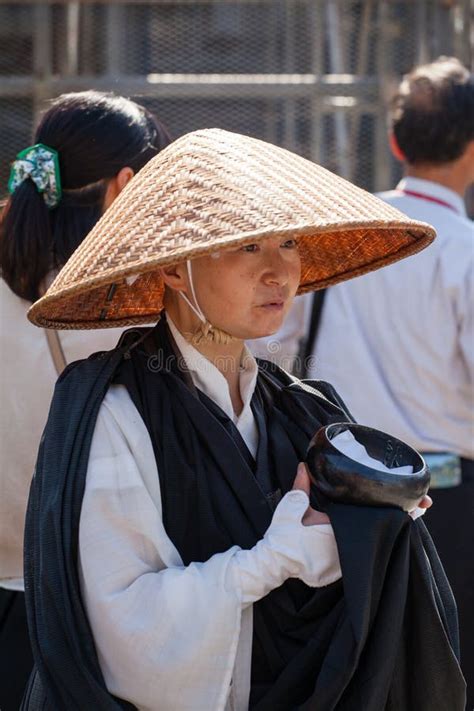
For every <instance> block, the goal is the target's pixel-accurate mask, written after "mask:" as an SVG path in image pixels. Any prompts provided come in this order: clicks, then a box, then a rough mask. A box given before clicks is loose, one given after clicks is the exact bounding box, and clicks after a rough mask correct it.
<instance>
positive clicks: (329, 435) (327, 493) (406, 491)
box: [306, 422, 430, 511]
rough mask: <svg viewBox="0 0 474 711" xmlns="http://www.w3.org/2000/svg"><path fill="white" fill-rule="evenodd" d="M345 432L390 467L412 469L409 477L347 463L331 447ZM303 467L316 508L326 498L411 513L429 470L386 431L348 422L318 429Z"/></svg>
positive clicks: (423, 490)
mask: <svg viewBox="0 0 474 711" xmlns="http://www.w3.org/2000/svg"><path fill="white" fill-rule="evenodd" d="M346 430H349V431H350V432H351V433H352V435H353V436H354V437H355V439H356V440H357V441H358V442H359V443H360V444H362V445H363V446H364V447H365V449H366V450H367V453H368V454H369V455H370V456H371V457H373V458H374V459H376V460H378V461H379V462H381V463H382V464H384V465H385V466H386V467H388V468H389V469H391V468H393V467H401V466H406V465H411V466H412V467H413V473H412V474H396V473H394V474H391V473H390V472H385V471H379V470H378V469H372V468H371V467H369V466H366V465H365V464H362V463H360V462H358V461H357V460H354V459H351V458H350V457H348V456H347V455H346V454H344V453H343V452H341V451H340V450H339V449H337V448H336V447H335V446H334V445H333V444H332V440H333V439H334V437H336V436H337V435H338V434H341V432H344V431H346ZM306 463H307V465H308V468H309V471H310V473H311V475H312V479H313V482H312V487H313V494H314V496H315V498H316V500H317V502H318V504H323V502H324V501H325V500H327V499H329V500H330V501H335V502H338V503H342V504H356V505H359V506H396V507H398V508H401V509H403V510H404V511H411V510H412V509H414V508H416V506H417V505H418V504H419V502H420V501H421V499H422V498H423V496H424V495H425V494H426V492H427V491H428V487H429V484H430V472H429V469H428V467H427V466H426V464H425V461H424V459H423V457H422V456H421V455H420V454H419V453H418V452H417V451H416V450H415V449H413V448H412V447H409V446H408V445H407V444H405V442H402V441H401V440H399V439H397V438H396V437H393V436H392V435H389V434H386V433H385V432H380V431H379V430H374V429H372V428H371V427H365V426H363V425H356V424H353V423H351V422H338V423H334V424H332V425H326V427H321V429H319V430H318V431H317V432H316V434H315V436H314V437H313V439H312V440H311V442H310V444H309V447H308V451H307V455H306ZM322 508H324V505H322Z"/></svg>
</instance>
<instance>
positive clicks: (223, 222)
mask: <svg viewBox="0 0 474 711" xmlns="http://www.w3.org/2000/svg"><path fill="white" fill-rule="evenodd" d="M276 235H278V236H282V237H285V238H293V237H294V238H297V239H298V242H299V251H300V255H301V262H302V270H301V284H300V288H299V293H304V292H307V291H311V290H314V289H319V288H322V287H325V286H329V285H330V284H335V283H336V282H339V281H342V280H344V279H350V278H351V277H355V276H357V275H359V274H364V273H366V272H370V271H372V270H374V269H378V268H379V267H382V266H385V265H386V264H390V263H392V262H395V261H397V260H398V259H402V258H403V257H407V256H408V255H410V254H414V253H415V252H418V251H419V250H421V249H423V248H424V247H426V246H427V245H428V244H429V243H430V242H431V241H432V240H433V238H434V236H435V232H434V230H433V228H432V227H430V226H429V225H426V224H424V223H422V222H416V221H414V220H411V219H409V218H408V217H407V216H406V215H404V214H402V213H401V212H398V210H395V209H394V208H393V207H391V206H389V205H387V204H385V203H384V202H382V201H381V200H379V199H378V198H376V197H374V196H373V195H370V194H369V193H367V192H365V191H364V190H361V189H360V188H357V187H355V186H354V185H352V184H351V183H349V182H347V181H346V180H343V179H342V178H339V177H338V176H336V175H334V174H333V173H330V172H329V171H328V170H325V169H324V168H321V167H320V166H318V165H315V164H314V163H312V162H310V161H308V160H305V159H304V158H301V157H300V156H297V155H294V154H293V153H290V152H289V151H286V150H284V149H282V148H277V147H276V146H273V145H271V144H269V143H265V142H263V141H260V140H257V139H254V138H249V137H247V136H241V135H239V134H236V133H229V132H227V131H222V130H219V129H207V130H202V131H195V132H193V133H189V134H187V135H185V136H183V137H182V138H180V139H179V140H177V141H175V142H174V143H172V144H171V145H170V146H168V147H167V148H166V149H165V150H163V151H162V152H161V153H159V154H158V155H157V156H155V158H153V159H152V160H151V161H150V162H149V163H148V164H147V165H146V166H145V167H144V168H143V169H142V170H141V171H140V172H139V173H138V174H137V175H136V176H135V177H134V178H133V180H131V181H130V183H129V184H128V185H127V187H126V188H125V189H124V190H123V191H122V193H121V194H120V195H119V196H118V198H117V199H116V200H115V201H114V202H113V204H112V206H111V207H110V208H109V209H108V210H107V211H106V213H105V214H104V215H103V217H102V218H101V219H100V220H99V222H98V223H97V224H96V225H95V227H94V228H93V230H92V231H91V232H90V234H89V235H88V236H87V237H86V239H85V240H84V241H83V242H82V244H81V245H80V247H79V248H78V249H77V250H76V251H75V252H74V254H73V255H72V257H71V258H70V259H69V261H68V262H67V264H66V265H65V266H64V268H63V269H62V270H61V272H60V273H59V274H58V276H57V277H56V279H55V280H54V282H53V283H52V285H51V286H50V288H49V289H48V291H47V293H46V294H45V295H44V296H43V297H42V298H41V299H40V300H39V301H37V302H36V303H35V304H34V305H33V306H32V307H31V309H30V311H29V314H28V315H29V318H30V320H31V321H32V322H33V323H35V324H37V325H38V326H44V327H47V328H57V329H68V328H69V329H70V328H78V329H86V328H105V327H114V326H126V325H132V324H139V323H150V322H151V321H153V320H156V318H157V316H158V314H159V312H160V310H161V309H162V296H163V283H162V280H161V277H160V275H159V272H158V271H157V267H160V266H164V265H166V264H173V263H177V262H180V261H183V260H186V259H193V258H196V257H200V256H204V255H206V254H209V253H210V252H216V251H218V250H220V249H224V248H226V247H235V246H236V245H239V244H242V245H243V244H248V243H252V242H255V241H258V240H261V239H264V238H266V237H270V236H276ZM137 275H138V277H137ZM127 277H128V279H127ZM132 277H136V278H135V280H134V279H133V278H132Z"/></svg>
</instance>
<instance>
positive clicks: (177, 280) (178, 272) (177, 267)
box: [160, 264, 188, 292]
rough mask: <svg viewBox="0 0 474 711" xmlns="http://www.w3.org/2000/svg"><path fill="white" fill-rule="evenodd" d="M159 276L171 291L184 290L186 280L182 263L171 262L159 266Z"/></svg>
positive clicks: (186, 284) (186, 285)
mask: <svg viewBox="0 0 474 711" xmlns="http://www.w3.org/2000/svg"><path fill="white" fill-rule="evenodd" d="M160 273H161V278H162V279H163V282H164V283H165V285H166V286H167V287H169V288H170V289H171V290H172V291H184V292H185V291H186V290H187V287H188V280H187V274H186V267H185V265H184V264H172V265H170V266H167V267H161V268H160Z"/></svg>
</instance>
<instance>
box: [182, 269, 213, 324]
mask: <svg viewBox="0 0 474 711" xmlns="http://www.w3.org/2000/svg"><path fill="white" fill-rule="evenodd" d="M186 268H187V270H188V277H189V284H190V286H191V294H192V295H193V301H194V304H195V306H194V305H193V304H192V303H191V301H190V300H189V299H188V297H187V296H186V294H185V293H183V292H182V291H180V292H178V293H179V295H180V296H181V297H182V298H183V299H184V300H185V302H186V303H187V305H188V306H189V308H190V309H192V310H193V311H194V313H195V314H196V316H197V317H198V319H199V320H200V321H201V322H202V323H206V322H207V319H206V317H205V316H204V314H203V312H202V309H201V307H200V306H199V304H198V300H197V298H196V292H195V290H194V282H193V273H192V269H191V262H190V260H189V259H188V261H187V262H186Z"/></svg>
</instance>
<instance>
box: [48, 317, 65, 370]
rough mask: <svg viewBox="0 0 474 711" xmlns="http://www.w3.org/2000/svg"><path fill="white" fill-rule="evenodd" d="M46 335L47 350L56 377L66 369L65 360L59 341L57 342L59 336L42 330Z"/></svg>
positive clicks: (49, 330)
mask: <svg viewBox="0 0 474 711" xmlns="http://www.w3.org/2000/svg"><path fill="white" fill-rule="evenodd" d="M43 330H44V332H45V334H46V340H47V341H48V348H49V352H50V354H51V358H52V359H53V363H54V367H55V368H56V373H57V374H58V377H59V376H60V375H61V373H62V372H63V370H64V368H65V367H66V365H67V363H66V358H65V357H64V351H63V347H62V345H61V341H60V340H59V334H58V332H57V331H53V330H51V329H49V328H45V329H43Z"/></svg>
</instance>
